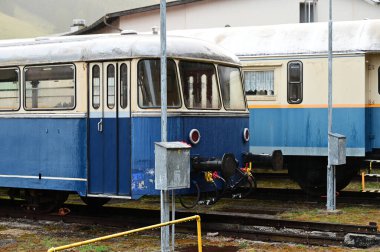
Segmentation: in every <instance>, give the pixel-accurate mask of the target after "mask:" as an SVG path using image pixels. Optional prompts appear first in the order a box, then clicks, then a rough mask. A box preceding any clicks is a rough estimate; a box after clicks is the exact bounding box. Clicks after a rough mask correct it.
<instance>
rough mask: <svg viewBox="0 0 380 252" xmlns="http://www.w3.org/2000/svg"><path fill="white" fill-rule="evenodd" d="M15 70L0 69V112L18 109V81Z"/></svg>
mask: <svg viewBox="0 0 380 252" xmlns="http://www.w3.org/2000/svg"><path fill="white" fill-rule="evenodd" d="M19 79H20V78H19V70H18V69H17V68H6V69H0V110H18V109H19V108H20V81H19Z"/></svg>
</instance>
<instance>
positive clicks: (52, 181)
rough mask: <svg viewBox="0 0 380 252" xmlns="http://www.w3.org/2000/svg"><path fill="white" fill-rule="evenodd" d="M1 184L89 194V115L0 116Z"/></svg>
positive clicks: (2, 185)
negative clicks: (59, 117) (87, 191)
mask: <svg viewBox="0 0 380 252" xmlns="http://www.w3.org/2000/svg"><path fill="white" fill-rule="evenodd" d="M0 139H1V144H0V159H1V162H0V186H1V187H14V188H33V189H45V190H64V191H75V192H78V193H80V194H82V195H85V194H86V188H87V170H86V162H87V161H86V157H87V134H86V119H85V118H82V119H67V118H65V119H48V118H30V119H25V118H20V119H10V118H3V119H0Z"/></svg>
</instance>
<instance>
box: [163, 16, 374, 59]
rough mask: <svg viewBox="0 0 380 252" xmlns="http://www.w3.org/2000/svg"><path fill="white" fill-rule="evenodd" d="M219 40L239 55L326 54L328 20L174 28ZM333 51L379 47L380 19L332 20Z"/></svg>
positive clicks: (187, 33) (193, 35)
mask: <svg viewBox="0 0 380 252" xmlns="http://www.w3.org/2000/svg"><path fill="white" fill-rule="evenodd" d="M168 34H176V35H183V36H189V37H194V38H199V39H203V40H207V41H210V42H213V43H216V44H218V45H220V46H222V47H224V48H226V49H228V50H230V51H232V52H233V53H235V54H236V55H237V56H260V55H292V54H293V55H296V54H325V53H327V51H328V23H303V24H284V25H270V26H252V27H225V28H214V29H199V30H181V31H171V32H168ZM333 51H334V53H357V52H378V51H380V20H361V21H348V22H334V23H333Z"/></svg>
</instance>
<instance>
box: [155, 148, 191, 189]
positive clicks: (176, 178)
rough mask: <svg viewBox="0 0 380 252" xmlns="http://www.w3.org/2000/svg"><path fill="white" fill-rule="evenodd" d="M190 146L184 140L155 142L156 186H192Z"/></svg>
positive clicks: (162, 187) (157, 187)
mask: <svg viewBox="0 0 380 252" xmlns="http://www.w3.org/2000/svg"><path fill="white" fill-rule="evenodd" d="M190 148H191V146H190V145H188V144H186V143H183V142H158V143H155V188H156V190H173V189H182V188H190Z"/></svg>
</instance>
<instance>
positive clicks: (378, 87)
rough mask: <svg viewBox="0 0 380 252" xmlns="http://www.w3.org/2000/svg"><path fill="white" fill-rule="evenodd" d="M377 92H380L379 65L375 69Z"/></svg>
mask: <svg viewBox="0 0 380 252" xmlns="http://www.w3.org/2000/svg"><path fill="white" fill-rule="evenodd" d="M377 92H378V93H379V94H380V67H379V68H378V69H377Z"/></svg>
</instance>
